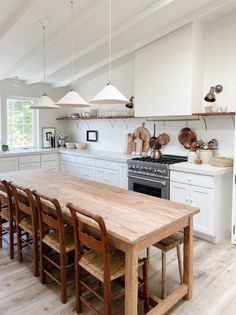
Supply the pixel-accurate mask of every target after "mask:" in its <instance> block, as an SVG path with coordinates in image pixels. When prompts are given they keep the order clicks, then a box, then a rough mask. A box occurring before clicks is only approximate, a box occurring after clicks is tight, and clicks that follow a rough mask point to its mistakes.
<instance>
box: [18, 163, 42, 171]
mask: <svg viewBox="0 0 236 315" xmlns="http://www.w3.org/2000/svg"><path fill="white" fill-rule="evenodd" d="M38 168H40V162H35V163H22V164H20V165H19V170H20V171H22V170H34V169H38Z"/></svg>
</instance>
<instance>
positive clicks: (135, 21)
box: [26, 0, 174, 84]
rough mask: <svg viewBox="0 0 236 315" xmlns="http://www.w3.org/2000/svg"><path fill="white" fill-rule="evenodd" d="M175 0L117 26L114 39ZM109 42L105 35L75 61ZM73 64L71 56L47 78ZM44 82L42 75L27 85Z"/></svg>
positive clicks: (165, 1) (159, 4)
mask: <svg viewBox="0 0 236 315" xmlns="http://www.w3.org/2000/svg"><path fill="white" fill-rule="evenodd" d="M173 1H174V0H160V1H158V3H155V4H154V5H151V6H150V7H148V8H147V9H145V10H143V11H141V12H139V13H138V14H136V15H135V16H133V17H131V18H129V19H128V20H127V21H126V22H125V23H123V24H122V25H120V26H119V27H117V26H115V27H114V28H113V30H112V38H115V37H117V36H119V35H121V34H123V33H125V32H126V31H127V30H128V29H130V28H131V27H134V26H135V25H137V24H138V23H140V22H142V21H143V20H145V19H147V18H148V17H149V16H150V15H152V14H154V13H156V12H157V11H158V10H160V9H161V8H163V7H165V6H167V5H168V4H170V3H171V2H173ZM107 42H108V35H107V34H106V35H104V36H102V37H100V38H99V39H98V40H96V41H94V42H93V43H92V44H90V45H88V46H87V47H85V48H83V49H81V50H80V51H79V52H78V53H76V54H74V60H77V59H79V58H81V57H83V56H85V55H87V54H88V53H89V52H91V51H93V50H95V49H96V48H98V47H100V46H102V45H103V44H105V43H107ZM70 63H71V56H69V57H68V58H66V59H63V60H62V61H61V62H59V63H58V64H56V65H54V66H52V67H51V68H47V76H48V77H50V76H51V75H53V74H54V73H56V72H57V71H59V70H61V69H62V68H64V67H66V66H68V65H69V64H70ZM40 80H42V74H40V75H39V76H37V77H36V78H34V79H32V80H28V81H27V82H26V83H27V84H34V83H37V82H39V81H40Z"/></svg>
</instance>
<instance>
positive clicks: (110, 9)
mask: <svg viewBox="0 0 236 315" xmlns="http://www.w3.org/2000/svg"><path fill="white" fill-rule="evenodd" d="M111 13H112V8H111V0H109V83H111V48H112V47H111V26H112V25H111Z"/></svg>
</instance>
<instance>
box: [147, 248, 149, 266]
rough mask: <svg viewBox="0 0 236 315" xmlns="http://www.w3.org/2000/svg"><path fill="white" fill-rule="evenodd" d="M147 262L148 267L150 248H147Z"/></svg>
mask: <svg viewBox="0 0 236 315" xmlns="http://www.w3.org/2000/svg"><path fill="white" fill-rule="evenodd" d="M147 261H148V265H149V263H150V247H148V248H147Z"/></svg>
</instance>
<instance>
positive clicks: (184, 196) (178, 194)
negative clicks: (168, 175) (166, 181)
mask: <svg viewBox="0 0 236 315" xmlns="http://www.w3.org/2000/svg"><path fill="white" fill-rule="evenodd" d="M170 200H172V201H175V202H179V203H183V204H189V185H187V184H182V183H176V182H170Z"/></svg>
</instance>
